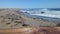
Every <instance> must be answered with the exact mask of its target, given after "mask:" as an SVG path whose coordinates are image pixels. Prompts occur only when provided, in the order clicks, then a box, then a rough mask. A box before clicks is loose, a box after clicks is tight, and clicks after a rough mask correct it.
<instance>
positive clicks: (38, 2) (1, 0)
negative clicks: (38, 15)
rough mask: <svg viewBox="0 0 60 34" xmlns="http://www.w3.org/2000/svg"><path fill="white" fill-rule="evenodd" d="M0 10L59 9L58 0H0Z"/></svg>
mask: <svg viewBox="0 0 60 34" xmlns="http://www.w3.org/2000/svg"><path fill="white" fill-rule="evenodd" d="M0 8H60V0H0Z"/></svg>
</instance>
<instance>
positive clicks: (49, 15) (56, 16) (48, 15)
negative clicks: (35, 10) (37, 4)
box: [31, 14, 60, 18]
mask: <svg viewBox="0 0 60 34" xmlns="http://www.w3.org/2000/svg"><path fill="white" fill-rule="evenodd" d="M31 15H38V16H46V17H55V18H60V15H52V14H31Z"/></svg>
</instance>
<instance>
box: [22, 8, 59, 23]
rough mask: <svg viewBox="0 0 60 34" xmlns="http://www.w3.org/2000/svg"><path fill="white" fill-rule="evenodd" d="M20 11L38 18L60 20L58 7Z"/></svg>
mask: <svg viewBox="0 0 60 34" xmlns="http://www.w3.org/2000/svg"><path fill="white" fill-rule="evenodd" d="M22 11H23V12H24V13H25V15H27V16H30V17H33V18H38V19H39V18H40V19H45V20H51V21H58V22H60V9H58V8H49V9H25V10H22Z"/></svg>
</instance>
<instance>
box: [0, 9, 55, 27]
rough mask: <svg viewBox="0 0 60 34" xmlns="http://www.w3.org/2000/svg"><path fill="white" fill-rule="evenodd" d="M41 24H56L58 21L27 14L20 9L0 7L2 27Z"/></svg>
mask: <svg viewBox="0 0 60 34" xmlns="http://www.w3.org/2000/svg"><path fill="white" fill-rule="evenodd" d="M18 12H19V13H18ZM40 26H56V23H55V22H54V21H48V20H43V19H37V18H32V17H28V16H25V15H23V12H22V11H20V10H19V9H0V28H20V27H40Z"/></svg>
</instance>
